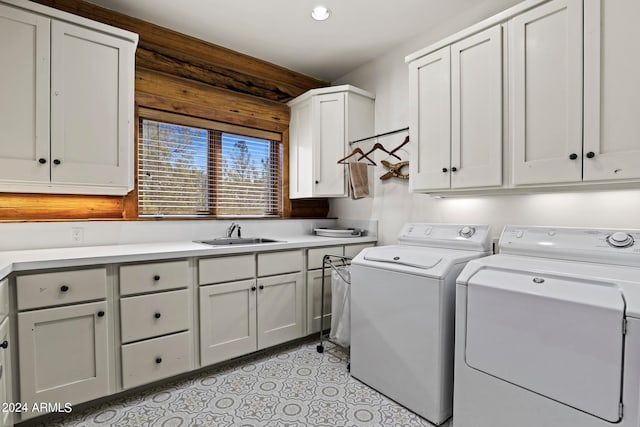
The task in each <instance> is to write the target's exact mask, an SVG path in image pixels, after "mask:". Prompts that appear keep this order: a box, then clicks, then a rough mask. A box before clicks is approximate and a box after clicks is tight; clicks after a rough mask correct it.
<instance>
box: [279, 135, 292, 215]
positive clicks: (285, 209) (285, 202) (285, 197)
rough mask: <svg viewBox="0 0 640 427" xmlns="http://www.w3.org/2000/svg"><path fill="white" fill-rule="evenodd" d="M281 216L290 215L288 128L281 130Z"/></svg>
mask: <svg viewBox="0 0 640 427" xmlns="http://www.w3.org/2000/svg"><path fill="white" fill-rule="evenodd" d="M282 159H283V160H282V188H281V191H282V199H281V200H282V218H289V217H291V200H289V129H287V130H285V131H284V132H282Z"/></svg>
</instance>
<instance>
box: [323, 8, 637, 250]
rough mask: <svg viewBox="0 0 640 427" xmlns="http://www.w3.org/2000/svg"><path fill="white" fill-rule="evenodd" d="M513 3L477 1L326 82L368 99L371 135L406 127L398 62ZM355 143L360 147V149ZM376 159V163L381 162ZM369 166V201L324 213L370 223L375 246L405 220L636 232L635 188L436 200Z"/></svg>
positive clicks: (404, 70)
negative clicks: (372, 112) (372, 113)
mask: <svg viewBox="0 0 640 427" xmlns="http://www.w3.org/2000/svg"><path fill="white" fill-rule="evenodd" d="M516 3H519V0H484V1H482V2H479V4H478V6H477V7H475V8H473V9H469V10H467V11H466V12H465V13H464V14H462V15H458V16H457V17H456V18H455V19H454V20H450V21H447V22H443V23H442V24H441V25H440V26H438V27H436V28H433V29H431V30H429V31H428V32H426V33H424V34H422V35H420V36H419V37H417V38H414V39H411V40H409V41H407V42H406V43H404V44H402V45H401V46H398V47H397V48H395V49H393V50H391V51H390V52H388V53H387V54H385V55H383V56H381V57H379V58H377V59H376V60H374V61H372V62H370V63H368V64H365V65H364V66H362V67H360V68H358V69H356V70H354V71H352V72H350V73H349V74H347V75H345V76H343V77H341V78H339V79H338V80H337V81H336V82H334V83H335V84H346V83H349V84H353V85H355V86H358V87H361V88H362V89H365V90H368V91H371V92H373V93H375V94H376V119H375V127H376V133H381V132H387V131H390V130H394V129H399V128H403V127H406V126H408V125H409V105H408V99H407V96H408V93H409V89H408V79H409V73H408V67H407V65H406V64H405V63H404V57H405V56H406V55H408V54H410V53H412V52H414V51H416V50H419V49H421V48H424V47H426V46H428V45H430V44H432V43H434V42H437V41H438V40H440V39H442V38H444V37H446V36H448V35H451V34H453V33H455V32H457V31H459V30H461V29H463V28H465V27H467V26H469V25H472V24H474V23H477V22H480V21H481V20H483V19H485V18H488V17H490V16H492V15H494V14H496V13H498V12H500V11H502V10H504V9H507V8H508V7H510V6H512V5H514V4H516ZM405 135H406V134H397V135H395V136H391V137H387V138H384V139H381V140H380V142H382V143H383V144H384V145H385V146H386V147H387V148H388V149H391V148H393V147H394V146H395V145H396V144H398V143H400V142H402V141H403V140H404V137H405ZM361 145H362V148H366V144H361ZM410 146H411V144H409V145H408V150H406V151H404V152H403V153H402V155H401V157H402V158H403V160H406V159H408V155H409V151H410ZM376 159H377V160H376V162H378V160H381V159H384V157H381V156H379V157H376ZM392 163H393V162H392ZM378 164H379V162H378ZM374 169H375V170H374V171H373V173H372V174H370V177H371V179H370V186H371V190H372V197H370V198H366V199H360V200H349V199H333V200H332V201H331V211H330V215H333V216H337V217H338V218H345V219H346V218H352V219H372V220H378V221H379V223H378V235H379V243H378V244H390V243H394V242H395V241H396V237H397V234H398V232H399V231H400V228H401V226H402V224H404V223H405V222H407V221H423V222H449V223H453V222H459V223H488V224H490V225H491V226H492V229H493V234H494V236H495V237H498V236H499V234H500V231H501V230H502V227H504V225H506V224H521V225H553V226H580V227H604V228H640V190H621V191H606V192H580V193H550V194H534V195H521V196H491V197H489V196H479V197H459V198H445V199H436V198H433V197H431V196H428V195H425V194H410V193H409V191H408V183H407V182H405V181H401V180H398V179H390V180H387V181H380V180H379V179H378V177H379V176H380V175H382V174H383V173H384V172H385V170H384V168H382V167H380V166H378V167H375V168H374Z"/></svg>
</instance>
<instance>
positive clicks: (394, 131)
mask: <svg viewBox="0 0 640 427" xmlns="http://www.w3.org/2000/svg"><path fill="white" fill-rule="evenodd" d="M408 130H409V127H408V126H407V127H406V128H402V129H396V130H392V131H390V132H385V133H379V134H377V135H373V136H368V137H366V138H362V139H356V140H355V141H349V144H357V143H358V142H363V141H368V140H370V139H375V138H380V137H381V136H387V135H393V134H394V133H400V132H405V131H408Z"/></svg>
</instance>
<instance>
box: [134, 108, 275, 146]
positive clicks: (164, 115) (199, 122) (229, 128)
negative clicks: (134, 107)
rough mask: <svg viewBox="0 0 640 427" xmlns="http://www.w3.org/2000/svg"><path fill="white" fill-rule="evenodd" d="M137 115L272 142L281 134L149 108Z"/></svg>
mask: <svg viewBox="0 0 640 427" xmlns="http://www.w3.org/2000/svg"><path fill="white" fill-rule="evenodd" d="M138 115H139V116H142V117H144V118H145V119H150V120H157V121H160V122H167V123H176V124H180V125H183V126H193V127H198V128H205V129H214V128H215V129H216V130H220V131H223V132H228V133H235V134H240V135H246V136H253V137H255V138H262V139H269V140H272V141H278V142H279V141H280V140H281V138H282V134H281V133H279V132H270V131H265V130H261V129H253V128H247V127H246V126H238V125H233V124H229V123H223V122H218V121H215V120H209V119H201V118H199V117H191V116H185V115H184V114H174V113H168V112H166V111H158V110H153V109H150V108H145V107H139V108H138Z"/></svg>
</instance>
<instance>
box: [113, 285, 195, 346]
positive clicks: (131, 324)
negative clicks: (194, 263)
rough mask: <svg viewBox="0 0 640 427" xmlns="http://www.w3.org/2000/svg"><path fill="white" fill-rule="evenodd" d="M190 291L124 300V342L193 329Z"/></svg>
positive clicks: (122, 313) (121, 308)
mask: <svg viewBox="0 0 640 427" xmlns="http://www.w3.org/2000/svg"><path fill="white" fill-rule="evenodd" d="M189 313H190V310H189V292H188V291H187V290H186V289H185V290H182V291H173V292H162V293H159V294H152V295H141V296H137V297H129V298H123V299H121V300H120V318H121V320H122V322H121V328H122V342H123V343H127V342H131V341H137V340H141V339H145V338H151V337H157V336H159V335H165V334H170V333H171V332H178V331H184V330H186V329H189V319H190V316H189Z"/></svg>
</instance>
